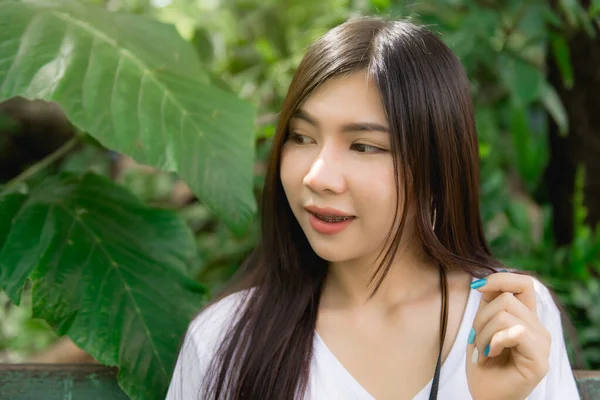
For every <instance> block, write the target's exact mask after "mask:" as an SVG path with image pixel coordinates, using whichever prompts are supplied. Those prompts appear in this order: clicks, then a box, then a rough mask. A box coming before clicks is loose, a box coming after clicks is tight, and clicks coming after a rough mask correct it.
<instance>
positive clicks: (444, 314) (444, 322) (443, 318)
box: [429, 265, 448, 400]
mask: <svg viewBox="0 0 600 400" xmlns="http://www.w3.org/2000/svg"><path fill="white" fill-rule="evenodd" d="M440 285H441V287H442V311H441V313H440V354H439V355H438V359H437V364H436V366H435V372H434V374H433V383H432V384H431V392H430V393H429V400H437V395H438V388H439V385H440V370H441V369H442V349H443V348H444V339H445V338H446V327H447V326H448V282H446V271H445V270H444V267H443V266H441V265H440Z"/></svg>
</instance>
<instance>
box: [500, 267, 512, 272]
mask: <svg viewBox="0 0 600 400" xmlns="http://www.w3.org/2000/svg"><path fill="white" fill-rule="evenodd" d="M498 272H510V271H509V270H507V269H504V268H503V269H499V270H498Z"/></svg>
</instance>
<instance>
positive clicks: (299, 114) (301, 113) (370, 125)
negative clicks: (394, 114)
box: [292, 109, 389, 133]
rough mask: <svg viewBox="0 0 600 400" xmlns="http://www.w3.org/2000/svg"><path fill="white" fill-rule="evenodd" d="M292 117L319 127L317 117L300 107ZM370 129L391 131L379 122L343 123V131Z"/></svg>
mask: <svg viewBox="0 0 600 400" xmlns="http://www.w3.org/2000/svg"><path fill="white" fill-rule="evenodd" d="M292 118H298V119H301V120H303V121H306V122H308V123H309V124H311V125H312V126H314V127H315V128H318V127H319V122H318V121H317V119H316V118H315V117H313V116H312V115H310V114H309V113H307V112H306V111H305V110H302V109H299V110H297V111H296V112H295V113H294V115H292ZM370 131H375V132H376V131H379V132H385V133H389V129H388V128H386V127H385V126H383V125H381V124H378V123H376V122H352V123H349V124H344V125H342V132H344V133H346V132H370Z"/></svg>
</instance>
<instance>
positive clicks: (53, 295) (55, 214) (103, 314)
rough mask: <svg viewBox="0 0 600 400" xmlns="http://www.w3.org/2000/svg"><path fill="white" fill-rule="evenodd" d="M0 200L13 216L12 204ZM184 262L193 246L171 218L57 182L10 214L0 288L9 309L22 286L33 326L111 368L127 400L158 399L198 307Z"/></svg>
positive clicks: (119, 194)
mask: <svg viewBox="0 0 600 400" xmlns="http://www.w3.org/2000/svg"><path fill="white" fill-rule="evenodd" d="M2 201H3V203H10V204H11V206H10V208H11V209H12V210H13V211H14V210H16V209H17V208H18V205H19V202H20V201H22V197H10V198H4V199H3V200H2ZM13 213H14V212H13ZM7 214H8V213H7ZM1 221H6V218H3V219H2V220H1ZM193 257H195V243H194V238H193V236H192V234H191V232H190V230H189V229H188V228H187V226H186V225H185V223H184V222H183V221H182V220H181V219H180V218H179V217H177V216H176V214H175V213H173V212H171V211H166V210H153V209H149V208H147V207H146V206H144V205H143V204H142V203H141V202H140V201H139V200H138V199H137V198H136V197H135V196H133V195H132V194H131V193H129V192H128V191H127V190H125V189H124V188H122V187H119V186H117V185H116V184H115V183H113V182H112V181H110V180H109V179H107V178H104V177H102V176H98V175H92V174H87V175H85V176H83V177H76V176H73V175H70V174H63V175H61V176H59V177H55V178H52V179H48V180H46V181H45V182H44V183H43V184H42V185H40V186H39V187H38V188H35V190H34V191H32V193H31V194H30V196H29V198H28V199H27V200H26V201H25V202H24V203H23V204H22V205H21V206H20V211H19V213H18V214H17V216H16V218H14V222H13V224H12V227H11V229H10V232H9V234H8V236H7V238H6V241H5V244H4V246H3V247H2V250H1V251H0V283H1V285H2V288H3V289H4V290H5V291H6V293H7V294H8V295H9V296H10V298H11V299H12V301H13V302H15V303H17V304H18V303H19V300H20V297H21V293H22V289H23V285H24V283H25V280H26V279H27V278H30V279H31V280H32V281H33V289H32V301H33V314H34V317H39V318H43V319H45V320H46V321H47V322H48V323H49V324H50V325H51V326H53V327H54V328H55V330H56V331H57V333H58V334H59V335H63V334H67V335H68V336H69V337H70V338H71V339H72V340H73V341H74V342H75V344H77V345H78V346H79V347H80V348H82V349H83V350H85V351H87V352H89V353H90V354H91V355H92V356H93V357H95V358H96V359H97V360H98V361H100V362H102V363H103V364H106V365H117V366H119V382H120V384H121V386H122V387H123V389H124V390H125V391H126V392H127V393H128V394H129V395H130V396H132V398H133V399H158V398H164V395H165V394H166V389H167V387H168V383H169V380H170V378H171V374H172V369H173V366H174V363H175V358H176V356H177V348H178V344H179V341H180V339H181V336H182V334H183V332H184V331H185V328H186V326H187V324H188V323H189V321H190V319H191V318H192V317H193V315H194V314H195V312H196V311H197V310H198V309H199V308H200V307H201V305H202V302H203V300H204V293H205V289H204V287H202V286H200V285H198V284H197V283H195V282H194V281H193V280H191V279H189V278H188V276H187V275H188V271H187V269H188V264H189V262H190V260H191V259H193Z"/></svg>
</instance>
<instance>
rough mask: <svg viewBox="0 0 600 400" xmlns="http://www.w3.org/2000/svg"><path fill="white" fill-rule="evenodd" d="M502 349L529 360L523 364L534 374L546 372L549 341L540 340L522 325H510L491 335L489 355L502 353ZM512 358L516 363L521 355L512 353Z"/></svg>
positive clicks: (542, 374) (541, 374) (540, 374)
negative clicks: (509, 350)
mask: <svg viewBox="0 0 600 400" xmlns="http://www.w3.org/2000/svg"><path fill="white" fill-rule="evenodd" d="M504 349H511V351H515V352H517V353H518V354H519V355H521V356H522V357H523V358H525V359H526V360H530V361H531V362H527V363H526V365H524V366H526V368H527V369H528V370H529V371H531V372H534V373H535V374H536V375H539V376H544V375H545V374H546V373H547V372H548V367H549V360H548V359H549V354H550V342H546V341H545V340H540V338H538V337H537V336H535V335H533V334H532V333H531V331H529V330H528V329H527V328H526V327H525V326H524V325H514V326H511V327H510V328H506V329H503V330H501V331H498V332H496V333H495V334H494V335H493V336H492V339H491V341H490V352H489V356H490V357H492V356H494V357H495V356H496V355H498V354H500V353H502V351H503V350H504ZM492 351H493V353H492ZM513 359H514V360H515V362H516V363H520V362H519V361H518V360H520V359H521V357H516V356H514V355H513Z"/></svg>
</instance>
